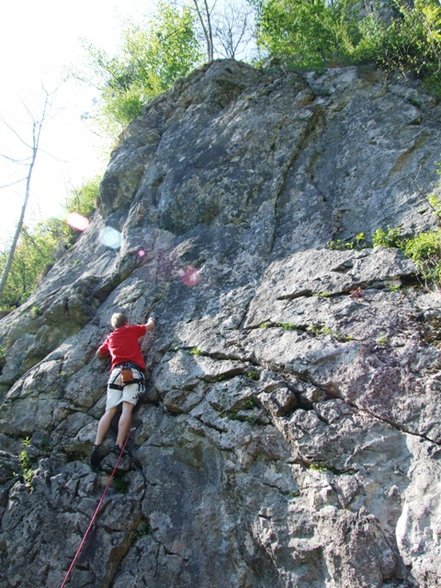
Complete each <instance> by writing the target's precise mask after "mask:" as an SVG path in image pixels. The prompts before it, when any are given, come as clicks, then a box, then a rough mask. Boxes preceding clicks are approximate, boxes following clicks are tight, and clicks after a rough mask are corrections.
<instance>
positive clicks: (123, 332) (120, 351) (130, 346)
mask: <svg viewBox="0 0 441 588" xmlns="http://www.w3.org/2000/svg"><path fill="white" fill-rule="evenodd" d="M146 332H147V329H146V326H145V325H124V326H123V327H120V328H119V329H115V330H114V331H113V332H112V333H110V335H109V336H108V337H107V339H106V340H105V341H104V343H103V344H102V345H101V346H100V347H99V348H98V353H99V354H100V355H110V357H111V358H112V369H113V368H114V367H115V366H117V365H118V364H119V363H123V362H125V361H129V362H130V363H134V364H135V365H137V366H138V367H139V368H140V369H141V370H142V371H143V370H145V361H144V358H143V356H142V353H141V347H140V345H139V339H140V338H141V337H143V336H144V335H145V334H146Z"/></svg>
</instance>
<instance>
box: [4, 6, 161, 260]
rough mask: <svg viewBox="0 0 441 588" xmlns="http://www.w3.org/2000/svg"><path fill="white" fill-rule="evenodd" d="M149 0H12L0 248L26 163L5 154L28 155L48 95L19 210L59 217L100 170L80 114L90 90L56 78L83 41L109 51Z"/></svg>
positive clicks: (77, 57) (94, 140)
mask: <svg viewBox="0 0 441 588" xmlns="http://www.w3.org/2000/svg"><path fill="white" fill-rule="evenodd" d="M156 5H157V2H156V1H155V0H119V1H117V0H87V1H86V0H74V1H70V2H67V1H60V0H38V1H35V0H14V2H8V3H6V4H5V5H4V6H3V7H2V11H1V12H2V17H1V19H0V71H1V79H2V91H1V93H0V249H2V248H3V249H4V248H5V245H6V244H7V242H8V240H9V241H10V239H11V237H12V234H13V231H14V229H15V225H16V222H17V220H18V217H19V214H20V210H21V206H22V203H23V199H24V193H25V189H24V183H18V184H14V182H16V181H17V180H18V179H20V178H22V177H24V176H26V174H27V169H26V167H24V166H23V165H22V164H19V163H17V162H16V161H11V159H13V160H22V159H24V158H26V157H28V156H29V154H30V150H29V149H28V148H26V147H25V146H24V145H23V141H25V142H28V143H29V142H30V141H31V134H32V123H33V119H38V118H39V116H40V114H41V109H42V105H43V100H44V90H43V87H44V88H45V89H46V90H47V91H48V92H49V93H50V94H51V99H52V103H53V104H52V107H51V110H50V116H49V118H48V119H47V120H46V122H45V124H44V126H43V131H42V139H41V147H40V149H39V152H38V155H37V160H36V166H35V170H34V174H33V179H32V184H31V196H30V201H29V206H28V211H27V213H26V217H25V223H26V224H30V225H32V224H34V223H35V222H38V221H39V220H44V219H47V218H48V217H50V216H59V217H60V218H62V216H63V208H62V204H63V203H64V202H65V200H66V197H67V196H68V195H69V194H70V192H71V190H72V188H74V187H78V186H80V185H81V184H82V183H83V182H84V181H87V180H89V179H91V178H93V177H94V176H95V175H97V174H101V173H102V172H103V170H104V169H105V164H106V160H105V158H104V157H103V156H102V153H103V152H104V150H105V147H104V145H105V144H104V142H103V139H101V138H100V137H99V136H98V135H97V133H96V131H94V129H93V127H92V125H91V123H90V122H87V120H85V117H84V115H85V114H87V112H89V111H90V110H91V108H92V105H93V100H94V98H96V97H97V92H96V90H93V89H91V88H87V87H86V86H85V85H84V84H81V83H80V82H74V81H69V82H63V79H64V78H65V77H66V73H67V72H68V71H71V70H72V69H75V68H77V67H78V66H80V64H84V63H85V61H86V51H85V48H84V44H85V43H92V44H93V45H95V46H97V47H100V48H102V49H105V50H106V51H108V52H109V53H110V54H112V53H115V52H116V51H117V48H118V45H119V42H120V40H121V32H122V30H123V28H124V23H127V22H128V20H129V19H133V20H135V21H136V22H138V23H140V22H142V20H143V19H147V18H148V17H149V15H150V14H151V13H152V12H153V11H154V8H155V6H156Z"/></svg>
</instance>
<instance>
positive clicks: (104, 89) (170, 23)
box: [88, 3, 201, 135]
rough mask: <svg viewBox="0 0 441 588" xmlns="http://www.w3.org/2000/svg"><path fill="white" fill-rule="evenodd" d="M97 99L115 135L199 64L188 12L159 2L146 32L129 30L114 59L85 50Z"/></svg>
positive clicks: (111, 131)
mask: <svg viewBox="0 0 441 588" xmlns="http://www.w3.org/2000/svg"><path fill="white" fill-rule="evenodd" d="M88 50H89V54H90V55H91V57H92V66H93V70H94V75H95V78H94V79H95V80H98V85H99V89H100V91H101V98H102V113H101V123H102V124H103V126H104V127H105V128H106V130H107V131H109V132H110V134H112V135H114V134H116V133H117V132H119V131H120V130H121V129H122V128H124V127H125V126H126V125H127V124H128V123H129V122H130V121H132V120H133V119H134V118H136V116H138V115H139V114H140V113H141V110H142V107H143V106H144V105H145V104H146V103H147V102H149V101H150V100H151V99H152V98H154V97H155V96H157V95H158V94H160V93H161V92H164V91H165V90H167V89H169V88H170V87H171V85H172V84H173V82H174V81H175V80H176V79H178V78H180V77H183V76H186V75H187V74H188V73H189V72H190V71H191V70H192V69H193V68H194V67H195V65H196V64H197V63H199V61H200V59H201V53H200V50H199V45H198V40H197V38H196V34H195V29H194V15H193V12H192V11H191V10H190V9H189V7H184V8H182V9H178V8H174V7H173V6H171V5H168V4H166V3H161V4H160V5H159V7H158V11H157V13H156V15H155V17H154V18H153V19H152V21H151V22H150V23H149V27H148V28H147V29H144V28H141V27H139V26H135V25H132V26H130V27H129V28H127V29H126V30H125V32H124V35H123V44H122V47H121V50H120V52H119V54H118V55H116V56H115V57H109V56H108V55H107V54H106V52H105V51H102V50H100V49H97V48H95V47H93V46H90V47H89V49H88Z"/></svg>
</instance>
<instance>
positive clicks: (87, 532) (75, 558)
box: [60, 431, 130, 588]
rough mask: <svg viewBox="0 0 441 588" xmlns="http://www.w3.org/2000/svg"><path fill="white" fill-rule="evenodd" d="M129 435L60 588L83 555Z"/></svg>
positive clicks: (61, 587)
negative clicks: (81, 554) (82, 552)
mask: <svg viewBox="0 0 441 588" xmlns="http://www.w3.org/2000/svg"><path fill="white" fill-rule="evenodd" d="M129 435H130V431H129V432H128V433H127V437H126V439H125V441H124V445H123V446H122V448H121V452H120V454H119V455H118V459H117V460H116V463H115V465H114V466H113V470H112V473H111V474H110V476H109V478H108V480H107V484H106V486H105V488H104V491H103V493H102V495H101V498H100V500H99V502H98V504H97V507H96V509H95V512H94V513H93V515H92V518H91V519H90V523H89V526H88V527H87V529H86V531H85V533H84V535H83V539H82V540H81V543H80V545H79V547H78V549H77V551H76V553H75V556H74V558H73V560H72V563H71V564H70V566H69V569H68V570H67V572H66V575H65V576H64V580H63V582H62V584H61V586H60V588H64V586H66V584H67V582H68V581H69V576H70V574H71V572H72V570H73V569H74V567H75V564H76V563H77V560H78V558H79V557H80V553H81V551H82V549H83V547H84V544H85V542H86V539H87V537H88V535H89V533H90V531H91V529H92V527H93V524H94V523H95V521H96V519H97V517H98V513H99V511H100V508H101V505H102V504H103V501H104V499H105V497H106V494H107V491H108V489H109V488H110V484H111V483H112V480H113V478H114V477H115V473H116V471H117V469H118V465H119V462H120V461H121V457H122V454H123V453H124V449H125V447H126V445H127V441H128V439H129Z"/></svg>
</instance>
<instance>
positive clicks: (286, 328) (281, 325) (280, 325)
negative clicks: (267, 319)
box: [276, 323, 298, 331]
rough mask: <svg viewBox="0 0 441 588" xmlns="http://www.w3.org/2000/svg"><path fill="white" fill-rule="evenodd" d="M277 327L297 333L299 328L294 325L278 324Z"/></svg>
mask: <svg viewBox="0 0 441 588" xmlns="http://www.w3.org/2000/svg"><path fill="white" fill-rule="evenodd" d="M276 326H277V327H280V328H281V329H283V330H284V331H296V330H297V329H298V326H297V325H294V324H293V323H277V324H276Z"/></svg>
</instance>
